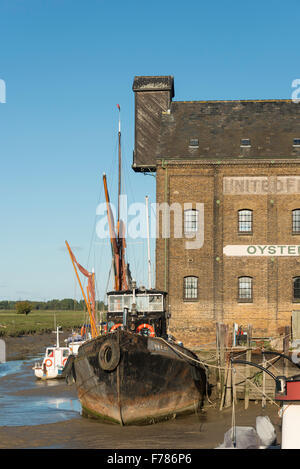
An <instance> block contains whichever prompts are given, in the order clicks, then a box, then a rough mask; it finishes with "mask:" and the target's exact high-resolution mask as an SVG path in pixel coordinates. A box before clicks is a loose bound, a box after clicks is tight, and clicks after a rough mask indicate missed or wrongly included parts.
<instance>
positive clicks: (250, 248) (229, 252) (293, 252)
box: [223, 244, 300, 257]
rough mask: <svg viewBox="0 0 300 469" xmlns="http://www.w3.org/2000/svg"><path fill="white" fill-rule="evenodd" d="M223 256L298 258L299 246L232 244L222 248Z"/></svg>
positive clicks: (299, 253) (299, 254)
mask: <svg viewBox="0 0 300 469" xmlns="http://www.w3.org/2000/svg"><path fill="white" fill-rule="evenodd" d="M223 254H225V255H226V256H250V257H251V256H252V257H257V256H271V257H273V256H275V257H277V256H300V245H299V244H290V245H283V244H280V245H276V244H269V245H268V244H250V245H243V244H232V245H227V246H224V248H223Z"/></svg>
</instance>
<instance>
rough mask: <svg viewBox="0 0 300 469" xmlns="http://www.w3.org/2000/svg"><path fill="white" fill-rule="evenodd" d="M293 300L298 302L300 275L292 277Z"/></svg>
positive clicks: (299, 299) (299, 298)
mask: <svg viewBox="0 0 300 469" xmlns="http://www.w3.org/2000/svg"><path fill="white" fill-rule="evenodd" d="M293 300H294V301H297V302H298V301H299V302H300V277H294V278H293Z"/></svg>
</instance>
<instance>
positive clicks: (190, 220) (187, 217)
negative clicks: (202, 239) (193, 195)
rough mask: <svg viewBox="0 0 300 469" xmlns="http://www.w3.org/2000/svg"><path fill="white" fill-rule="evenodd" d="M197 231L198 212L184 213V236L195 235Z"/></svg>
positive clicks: (187, 211) (192, 210)
mask: <svg viewBox="0 0 300 469" xmlns="http://www.w3.org/2000/svg"><path fill="white" fill-rule="evenodd" d="M197 231H198V210H195V209H191V210H185V211H184V234H188V233H197Z"/></svg>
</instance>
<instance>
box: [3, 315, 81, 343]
mask: <svg viewBox="0 0 300 469" xmlns="http://www.w3.org/2000/svg"><path fill="white" fill-rule="evenodd" d="M54 317H55V318H56V325H57V326H61V327H62V330H67V329H72V328H74V329H75V328H76V329H77V328H80V327H81V326H82V324H83V323H84V321H85V320H86V313H85V312H84V311H31V313H29V314H28V315H27V316H26V315H25V314H17V313H16V312H15V311H4V310H0V336H14V337H16V336H20V335H24V334H42V333H43V332H52V331H53V330H54Z"/></svg>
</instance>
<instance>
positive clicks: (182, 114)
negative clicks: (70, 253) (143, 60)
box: [133, 76, 300, 346]
mask: <svg viewBox="0 0 300 469" xmlns="http://www.w3.org/2000/svg"><path fill="white" fill-rule="evenodd" d="M133 91H134V93H135V148H134V156H133V169H134V170H135V171H140V172H141V171H153V172H154V171H155V172H156V199H157V200H156V202H157V203H158V204H163V203H167V204H168V205H169V206H172V207H173V204H175V205H174V207H178V206H180V207H181V208H182V210H181V212H182V218H181V219H180V218H179V219H178V216H177V217H176V223H177V224H178V223H179V225H182V226H181V227H182V233H183V236H182V237H177V236H175V235H174V229H175V226H174V220H175V215H174V211H173V210H170V214H171V230H170V233H171V235H170V237H169V238H168V237H165V238H164V237H163V236H162V235H163V227H164V223H165V221H164V220H165V219H164V218H163V213H161V211H160V212H158V213H159V215H158V216H157V219H158V220H159V226H160V229H159V230H160V236H159V237H158V238H157V240H156V288H158V289H162V290H166V291H167V292H168V302H169V305H170V311H171V314H172V317H171V320H170V331H171V333H173V334H174V335H175V336H176V337H178V338H180V340H183V342H184V343H185V344H187V345H190V346H194V345H199V344H205V343H208V342H209V341H212V340H214V338H215V324H216V322H217V321H219V322H224V323H228V324H230V325H232V324H233V323H238V324H240V325H243V326H246V325H247V324H252V325H253V333H254V336H256V337H269V336H278V335H279V334H281V333H282V331H283V328H284V326H286V325H291V324H292V327H293V335H294V338H296V337H299V338H300V104H297V103H294V102H292V101H291V100H244V101H242V100H236V101H235V100H234V101H189V102H186V101H173V97H174V83H173V77H171V76H163V77H159V76H158V77H135V79H134V83H133ZM162 212H163V211H162ZM178 220H179V221H178ZM202 228H203V234H204V237H203V234H202V237H201V236H199V239H200V244H199V246H197V247H195V248H194V247H193V244H192V243H190V245H189V247H190V246H192V247H191V248H189V249H187V237H188V240H189V239H190V237H191V236H195V237H196V236H197V235H198V234H199V233H200V231H201V230H202ZM192 239H193V238H191V240H192ZM194 239H195V238H194Z"/></svg>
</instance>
